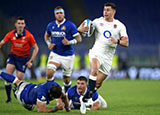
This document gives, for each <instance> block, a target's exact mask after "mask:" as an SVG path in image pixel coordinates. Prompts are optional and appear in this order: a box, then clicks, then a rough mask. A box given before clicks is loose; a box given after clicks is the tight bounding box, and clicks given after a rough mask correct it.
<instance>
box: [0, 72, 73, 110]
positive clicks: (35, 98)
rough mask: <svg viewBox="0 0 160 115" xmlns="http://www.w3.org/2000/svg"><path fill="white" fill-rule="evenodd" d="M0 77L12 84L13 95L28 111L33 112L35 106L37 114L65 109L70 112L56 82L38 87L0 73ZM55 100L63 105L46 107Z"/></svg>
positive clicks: (65, 98)
mask: <svg viewBox="0 0 160 115" xmlns="http://www.w3.org/2000/svg"><path fill="white" fill-rule="evenodd" d="M0 76H1V77H2V78H3V79H4V80H6V81H7V82H10V83H14V84H15V85H16V88H17V89H16V88H14V94H15V97H16V98H17V100H18V101H19V103H20V104H21V105H23V107H25V108H26V109H28V110H33V109H34V106H35V105H36V106H37V112H56V111H58V110H63V109H64V108H65V109H66V111H67V112H70V107H69V101H68V98H67V96H66V95H65V94H64V93H63V92H62V88H61V86H60V85H59V84H57V83H56V82H47V83H40V84H38V85H35V84H32V83H27V82H24V81H21V80H18V79H17V78H16V77H15V76H13V75H11V74H8V73H5V72H1V71H0ZM56 98H61V99H62V101H63V102H64V103H60V104H59V105H57V106H55V107H51V108H47V107H46V105H47V104H49V102H50V101H52V100H53V99H56Z"/></svg>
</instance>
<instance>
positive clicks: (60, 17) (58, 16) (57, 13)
mask: <svg viewBox="0 0 160 115" xmlns="http://www.w3.org/2000/svg"><path fill="white" fill-rule="evenodd" d="M54 15H55V18H56V20H57V21H58V22H62V21H63V20H64V16H65V15H64V9H63V8H62V7H61V6H57V7H56V8H55V9H54Z"/></svg>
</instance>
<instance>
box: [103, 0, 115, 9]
mask: <svg viewBox="0 0 160 115" xmlns="http://www.w3.org/2000/svg"><path fill="white" fill-rule="evenodd" d="M105 6H111V8H112V9H114V10H116V9H117V7H116V5H115V4H114V3H113V2H108V3H105V4H104V7H105Z"/></svg>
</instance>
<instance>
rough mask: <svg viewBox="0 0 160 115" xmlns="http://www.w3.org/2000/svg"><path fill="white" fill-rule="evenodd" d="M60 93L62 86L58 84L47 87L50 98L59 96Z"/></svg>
mask: <svg viewBox="0 0 160 115" xmlns="http://www.w3.org/2000/svg"><path fill="white" fill-rule="evenodd" d="M61 95H62V88H61V87H59V86H52V87H51V88H50V89H49V96H50V98H51V99H55V98H60V97H61Z"/></svg>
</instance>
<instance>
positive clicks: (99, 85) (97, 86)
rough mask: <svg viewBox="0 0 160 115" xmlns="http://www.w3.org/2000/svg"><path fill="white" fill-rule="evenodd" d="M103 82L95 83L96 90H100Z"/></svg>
mask: <svg viewBox="0 0 160 115" xmlns="http://www.w3.org/2000/svg"><path fill="white" fill-rule="evenodd" d="M102 82H103V81H96V88H97V89H98V88H100V87H101V86H102Z"/></svg>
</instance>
